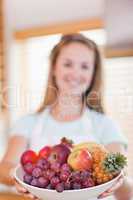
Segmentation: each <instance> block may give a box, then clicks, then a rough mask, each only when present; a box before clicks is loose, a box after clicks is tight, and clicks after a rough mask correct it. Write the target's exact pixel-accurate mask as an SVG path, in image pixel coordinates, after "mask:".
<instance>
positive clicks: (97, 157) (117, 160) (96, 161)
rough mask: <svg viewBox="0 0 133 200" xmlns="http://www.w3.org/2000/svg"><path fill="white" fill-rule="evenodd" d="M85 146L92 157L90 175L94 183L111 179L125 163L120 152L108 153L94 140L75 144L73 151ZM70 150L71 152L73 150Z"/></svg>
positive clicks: (124, 158)
mask: <svg viewBox="0 0 133 200" xmlns="http://www.w3.org/2000/svg"><path fill="white" fill-rule="evenodd" d="M83 148H87V149H88V151H89V152H90V153H91V155H92V158H93V169H92V175H93V180H94V181H95V183H96V185H98V184H102V183H105V182H108V181H109V180H111V179H113V178H114V177H115V176H116V175H118V174H119V173H120V171H121V170H122V169H123V168H124V166H125V165H126V163H127V160H126V157H125V156H124V155H122V154H120V153H109V152H108V151H107V149H106V148H105V147H104V146H103V145H100V144H96V143H94V142H86V143H80V144H78V145H75V147H74V148H73V151H75V150H77V149H83ZM73 151H72V152H73Z"/></svg>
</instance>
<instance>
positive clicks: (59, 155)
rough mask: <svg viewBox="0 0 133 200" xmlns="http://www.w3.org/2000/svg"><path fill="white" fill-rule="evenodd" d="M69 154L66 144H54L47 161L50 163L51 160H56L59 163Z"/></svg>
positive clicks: (65, 160)
mask: <svg viewBox="0 0 133 200" xmlns="http://www.w3.org/2000/svg"><path fill="white" fill-rule="evenodd" d="M69 154H70V149H69V148H68V147H67V146H66V145H64V144H58V145H55V146H53V148H52V150H51V153H50V156H49V161H50V163H53V162H57V163H60V164H63V163H66V162H67V158H68V156H69Z"/></svg>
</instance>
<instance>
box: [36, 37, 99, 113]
mask: <svg viewBox="0 0 133 200" xmlns="http://www.w3.org/2000/svg"><path fill="white" fill-rule="evenodd" d="M73 42H78V43H81V44H84V45H85V46H86V47H88V48H89V49H91V50H92V51H93V52H94V56H95V58H94V59H95V60H94V72H93V77H92V81H91V84H90V86H89V87H88V89H87V90H86V92H85V94H84V95H83V100H84V103H85V104H86V105H87V107H89V108H90V109H93V110H95V111H97V112H101V113H103V107H102V94H101V87H102V68H101V55H100V52H99V49H98V47H97V45H96V43H95V42H94V41H92V40H90V39H88V38H87V37H85V36H83V35H82V34H79V33H74V34H67V35H63V36H62V37H61V39H60V41H59V43H57V44H56V45H55V46H54V48H53V49H52V51H51V54H50V71H49V77H48V84H47V88H46V93H45V97H44V99H43V102H42V105H41V106H40V108H39V109H38V110H37V112H42V111H43V110H44V109H45V108H46V107H47V106H50V105H52V104H53V103H54V102H55V101H56V98H57V95H58V93H57V92H58V89H57V86H56V81H55V77H54V75H53V67H54V66H55V63H56V60H57V58H58V56H59V54H60V52H61V50H62V48H63V47H65V46H67V45H69V44H70V43H73ZM81 56H82V54H81Z"/></svg>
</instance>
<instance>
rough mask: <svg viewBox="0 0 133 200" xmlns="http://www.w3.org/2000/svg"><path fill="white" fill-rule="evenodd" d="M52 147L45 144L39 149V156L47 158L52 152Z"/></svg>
mask: <svg viewBox="0 0 133 200" xmlns="http://www.w3.org/2000/svg"><path fill="white" fill-rule="evenodd" d="M51 149H52V148H51V147H50V146H45V147H43V148H42V149H41V150H40V151H39V154H38V156H39V158H45V159H47V158H48V157H49V155H50V153H51Z"/></svg>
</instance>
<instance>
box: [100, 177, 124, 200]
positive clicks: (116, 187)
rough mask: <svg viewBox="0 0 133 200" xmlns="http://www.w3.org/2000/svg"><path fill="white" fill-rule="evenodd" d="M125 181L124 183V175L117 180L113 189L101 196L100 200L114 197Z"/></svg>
mask: <svg viewBox="0 0 133 200" xmlns="http://www.w3.org/2000/svg"><path fill="white" fill-rule="evenodd" d="M123 181H124V175H123V174H122V175H121V176H120V177H119V179H118V180H117V182H115V183H114V185H113V186H112V187H111V188H109V189H108V190H106V191H105V192H103V193H102V194H100V195H99V197H98V199H102V198H105V197H107V196H110V195H112V194H113V193H114V192H115V191H116V190H117V189H118V188H119V187H120V186H121V185H122V184H123Z"/></svg>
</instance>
